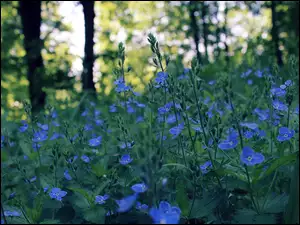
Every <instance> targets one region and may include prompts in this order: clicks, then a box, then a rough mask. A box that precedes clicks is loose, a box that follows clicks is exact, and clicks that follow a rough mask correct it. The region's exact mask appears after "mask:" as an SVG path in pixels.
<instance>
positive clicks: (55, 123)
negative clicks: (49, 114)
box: [52, 121, 60, 127]
mask: <svg viewBox="0 0 300 225" xmlns="http://www.w3.org/2000/svg"><path fill="white" fill-rule="evenodd" d="M52 124H53V126H55V127H59V126H60V125H59V123H58V122H56V121H52Z"/></svg>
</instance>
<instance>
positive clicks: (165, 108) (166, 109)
mask: <svg viewBox="0 0 300 225" xmlns="http://www.w3.org/2000/svg"><path fill="white" fill-rule="evenodd" d="M172 105H173V103H172V102H169V103H167V104H166V105H164V106H162V107H159V108H158V113H159V114H161V115H163V114H165V113H167V112H169V111H170V109H171V107H172Z"/></svg>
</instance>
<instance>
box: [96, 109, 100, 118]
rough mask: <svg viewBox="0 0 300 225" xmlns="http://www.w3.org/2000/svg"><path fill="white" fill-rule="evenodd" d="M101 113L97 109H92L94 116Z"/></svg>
mask: <svg viewBox="0 0 300 225" xmlns="http://www.w3.org/2000/svg"><path fill="white" fill-rule="evenodd" d="M100 114H101V112H100V111H99V110H97V109H95V110H94V116H95V117H97V116H99V115H100Z"/></svg>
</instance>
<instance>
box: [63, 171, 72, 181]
mask: <svg viewBox="0 0 300 225" xmlns="http://www.w3.org/2000/svg"><path fill="white" fill-rule="evenodd" d="M64 176H65V178H66V179H67V180H72V177H71V175H70V174H69V171H68V170H65V172H64Z"/></svg>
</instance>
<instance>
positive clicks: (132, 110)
mask: <svg viewBox="0 0 300 225" xmlns="http://www.w3.org/2000/svg"><path fill="white" fill-rule="evenodd" d="M127 112H128V113H130V114H132V113H135V109H134V108H133V107H132V106H131V105H130V104H128V105H127Z"/></svg>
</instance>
